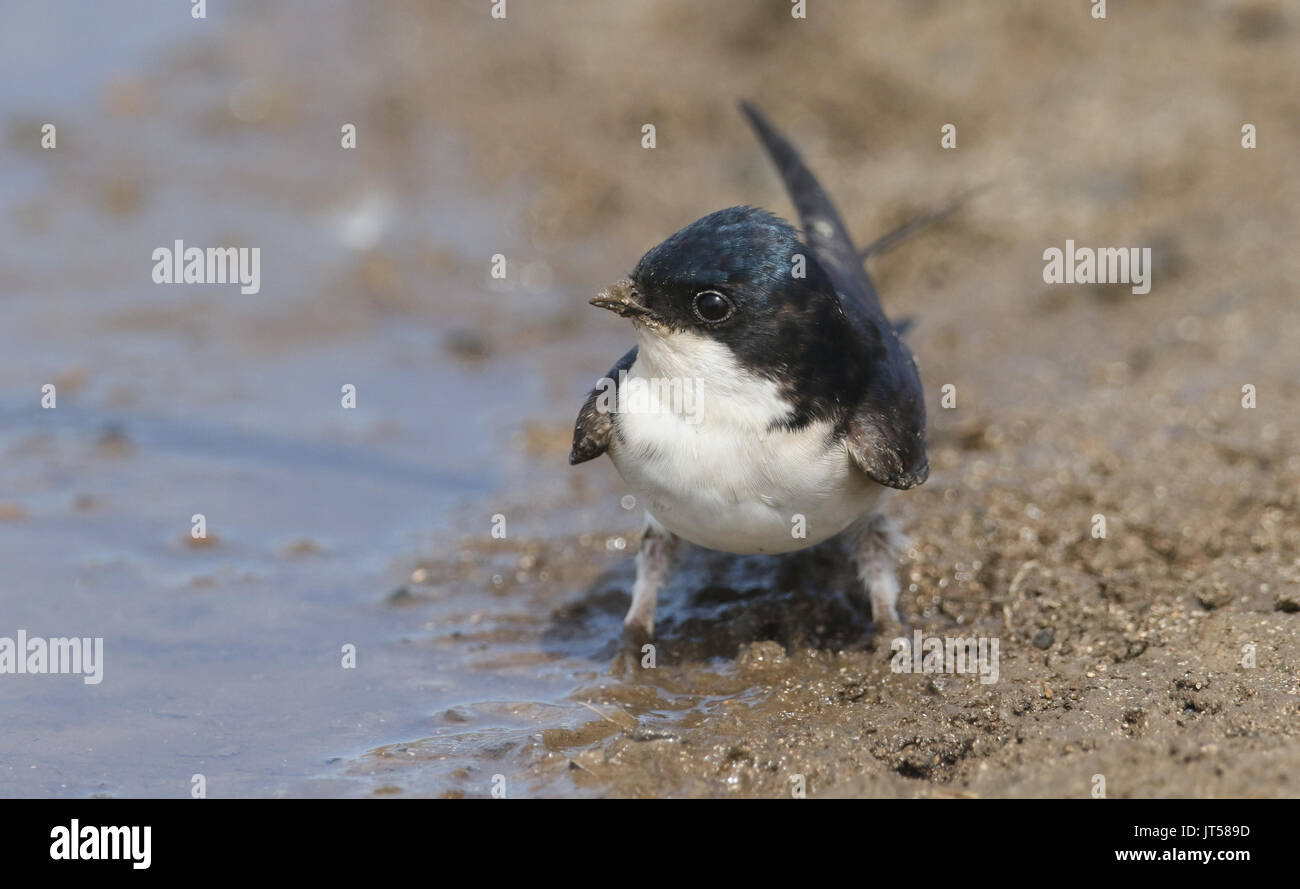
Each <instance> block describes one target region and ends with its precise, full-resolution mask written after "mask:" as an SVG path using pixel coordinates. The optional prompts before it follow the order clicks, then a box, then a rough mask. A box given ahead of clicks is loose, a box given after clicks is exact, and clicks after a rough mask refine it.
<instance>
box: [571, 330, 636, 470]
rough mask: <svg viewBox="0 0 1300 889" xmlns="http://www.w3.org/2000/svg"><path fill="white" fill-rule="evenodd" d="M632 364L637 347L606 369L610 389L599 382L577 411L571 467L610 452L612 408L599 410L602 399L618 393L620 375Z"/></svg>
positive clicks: (612, 421)
mask: <svg viewBox="0 0 1300 889" xmlns="http://www.w3.org/2000/svg"><path fill="white" fill-rule="evenodd" d="M634 361H636V346H633V347H632V351H630V352H628V353H627V354H626V355H624V356H623V357H622V358H620V359H619V360H618V363H617V364H615V365H614V366H613V367H611V368H610V369H609V373H608V374H607V375H606V377H605V379H606V380H612V381H613V383H612V385H611V384H609V383H606V382H605V380H602V381H601V383H600V385H597V386H596V388H594V389H592V390H591V394H590V395H588V396H587V401H586V402H585V403H584V404H583V405H582V410H580V411H578V421H577V422H576V423H574V425H573V450H571V451H569V464H570V465H571V466H576V465H577V464H579V463H586V462H587V461H588V460H592V459H595V458H596V457H599V456H600V455H601V454H603V453H605V451H606V450H607V449H608V448H609V437H610V435H611V433H612V432H613V430H614V414H613V406H612V405H610V404H604V405H603V409H602V403H601V395H602V394H604V395H605V397H606V398H610V397H612V396H613V395H614V394H615V393H616V392H617V391H618V375H619V371H623V370H627V369H629V368H630V367H631V366H632V362H634Z"/></svg>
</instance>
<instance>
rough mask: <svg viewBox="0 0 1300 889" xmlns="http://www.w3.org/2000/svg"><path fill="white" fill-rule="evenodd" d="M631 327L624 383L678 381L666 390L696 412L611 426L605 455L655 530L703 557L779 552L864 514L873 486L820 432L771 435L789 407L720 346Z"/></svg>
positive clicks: (874, 496)
mask: <svg viewBox="0 0 1300 889" xmlns="http://www.w3.org/2000/svg"><path fill="white" fill-rule="evenodd" d="M635 326H636V330H637V343H638V348H637V358H636V362H635V363H634V364H633V365H632V367H631V368H630V370H629V371H628V376H627V380H628V381H632V380H635V379H637V378H640V379H641V380H643V381H645V382H644V383H643V384H642V385H649V384H651V382H652V381H655V380H660V381H679V382H678V385H679V386H680V387H681V388H680V389H678V391H683V390H685V389H689V390H690V391H692V392H696V393H698V402H697V403H696V404H694V405H690V404H686V405H681V404H679V405H677V406H676V407H677V408H678V410H676V411H660V412H653V413H651V412H644V411H632V412H621V413H618V414H616V415H615V418H614V422H615V426H616V435H615V436H614V437H613V439H612V440H611V443H610V447H609V455H610V458H611V459H612V460H613V461H614V465H615V466H616V467H617V468H618V471H619V473H620V474H621V475H622V476H623V480H624V481H626V482H627V484H628V486H629V487H630V488H631V490H632V493H633V494H635V495H636V497H637V498H638V499H639V500H640V501H641V503H642V504H643V505H644V506H646V508H647V510H648V511H649V512H650V514H651V515H653V516H654V518H655V519H657V520H658V521H659V522H660V523H661V524H662V525H663V526H664V527H665V528H667V529H668V530H670V531H672V532H673V533H674V534H677V535H678V536H680V537H684V538H686V539H687V540H689V541H691V542H692V543H695V544H698V545H700V546H704V547H708V548H709V549H716V550H722V551H724V552H732V553H782V552H790V551H793V550H797V549H803V548H804V547H808V546H812V545H813V544H815V543H820V542H821V541H823V540H826V539H828V538H830V537H833V536H834V535H836V534H838V533H839V532H840V531H843V530H844V529H845V528H847V527H848V526H849V525H850V524H852V523H853V522H854V521H856V520H857V519H858V518H860V517H862V516H863V515H865V514H866V513H868V512H871V511H872V509H873V507H874V506H875V504H876V501H877V500H878V499H879V497H880V494H881V492H882V490H883V489H882V488H881V487H880V486H879V485H877V484H876V483H875V482H873V481H871V480H870V479H869V478H867V476H866V475H865V474H863V473H862V472H861V471H860V470H859V469H858V468H857V467H856V466H855V465H854V464H853V462H852V459H851V458H850V457H849V454H848V450H847V448H846V447H845V445H844V442H843V441H834V440H832V438H833V437H832V435H831V432H832V430H831V427H830V424H828V423H824V422H822V423H814V424H812V425H810V426H808V427H806V428H804V429H801V430H799V431H798V432H788V431H784V430H781V429H772V428H771V427H772V424H773V423H774V422H775V421H777V420H779V419H781V418H783V417H786V416H788V415H789V412H790V405H789V404H788V403H787V402H786V401H785V400H784V399H783V398H781V395H780V392H779V390H778V388H777V386H776V384H775V383H773V382H772V381H771V380H766V379H763V378H760V377H757V376H754V375H753V374H751V373H749V372H748V371H746V370H745V369H744V368H743V367H742V366H741V365H740V363H739V362H738V361H737V360H736V357H735V355H734V354H733V353H732V352H731V350H730V349H729V348H728V347H727V346H726V345H724V344H722V343H720V342H718V341H716V340H713V339H711V338H709V337H706V336H702V335H700V334H697V333H694V332H690V331H687V332H678V333H667V334H666V333H661V332H659V331H657V330H653V329H650V328H647V327H645V326H644V325H641V324H637V325H635ZM694 387H698V388H694ZM683 407H687V408H693V410H691V411H690V413H689V414H687V413H685V412H683V410H681V408H683ZM801 530H802V531H803V536H800V535H799V532H800V531H801Z"/></svg>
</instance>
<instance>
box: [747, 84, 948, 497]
mask: <svg viewBox="0 0 1300 889" xmlns="http://www.w3.org/2000/svg"><path fill="white" fill-rule="evenodd" d="M740 109H741V111H743V112H744V114H745V116H746V117H747V118H749V122H750V124H751V125H752V126H753V127H754V131H755V132H756V133H757V134H758V138H759V141H761V142H762V143H763V147H764V148H766V149H767V153H768V154H769V155H771V157H772V160H773V162H774V163H775V164H776V168H777V170H778V171H779V172H780V174H781V179H782V180H783V181H784V182H785V188H786V191H788V192H789V193H790V199H791V200H792V201H793V202H794V205H795V209H797V210H798V211H799V219H800V224H801V225H802V227H803V232H804V239H805V241H806V242H807V244H808V248H809V249H810V250H812V252H813V254H814V256H815V257H816V259H817V262H818V263H819V264H821V266H822V267H823V268H824V269H825V270H826V272H827V274H828V275H830V279H831V283H832V284H834V285H835V290H836V292H837V294H838V295H839V298H840V303H841V305H843V306H844V309H845V314H846V315H847V316H848V317H849V318H850V319H852V322H853V323H854V324H855V325H856V326H857V328H858V330H859V332H860V333H861V335H862V336H863V337H864V338H866V339H867V340H868V341H869V342H871V343H872V344H878V345H879V346H880V348H879V350H873V351H874V354H876V355H877V356H878V357H877V359H876V360H875V361H874V364H873V367H872V369H871V374H870V376H869V380H868V383H867V385H866V387H865V391H863V392H862V393H861V396H860V398H859V400H858V403H857V405H856V407H855V409H854V410H853V413H852V414H851V415H850V416H849V417H847V418H846V421H845V426H846V429H845V433H846V443H847V444H848V448H849V454H850V455H851V456H852V457H853V461H854V462H855V463H856V464H857V465H858V466H859V467H860V468H861V469H862V470H863V471H864V472H865V473H866V474H867V475H869V476H870V477H871V478H872V479H873V480H874V481H876V482H878V483H879V484H882V485H888V486H889V487H891V488H910V487H913V486H914V485H919V484H920V483H921V482H923V481H925V479H926V478H927V477H928V476H929V474H930V462H929V459H928V458H927V457H926V453H925V397H924V394H923V391H922V389H921V378H920V374H918V373H917V370H916V363H915V362H914V361H913V360H912V353H911V352H909V351H908V349H907V346H905V345H903V342H902V340H900V339H899V336H898V333H897V332H896V330H895V329H894V327H893V326H892V325H891V324H890V323H889V320H888V319H887V318H886V317H885V313H884V311H883V310H882V309H881V308H880V302H879V301H878V300H877V299H876V290H875V288H874V287H872V285H871V279H870V278H869V277H867V273H866V270H865V269H863V267H862V260H861V258H860V257H859V255H858V251H857V249H856V248H854V246H853V239H852V238H850V237H849V233H848V230H847V229H846V228H845V227H844V221H843V220H842V219H840V214H839V212H838V211H836V209H835V205H834V204H832V203H831V199H830V198H829V197H827V195H826V192H825V190H824V189H823V188H822V187H821V184H820V183H819V182H818V181H817V177H816V176H814V175H813V174H812V171H811V170H809V169H808V166H807V165H806V164H805V163H804V162H803V158H801V157H800V156H799V152H798V151H796V150H795V148H794V146H793V145H791V144H790V143H789V141H788V140H787V139H786V138H785V137H784V136H782V135H781V133H779V132H778V131H777V130H776V128H775V127H773V126H772V124H771V123H770V122H769V121H768V119H767V118H766V117H764V116H763V113H762V112H761V111H759V110H758V109H757V108H755V107H754V106H753V105H751V104H749V103H748V102H742V103H741V105H740Z"/></svg>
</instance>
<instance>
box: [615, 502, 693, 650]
mask: <svg viewBox="0 0 1300 889" xmlns="http://www.w3.org/2000/svg"><path fill="white" fill-rule="evenodd" d="M645 518H646V525H645V534H643V535H642V537H641V548H640V549H638V550H637V552H636V583H635V584H634V585H633V587H632V606H631V607H630V608H628V610H627V617H625V618H623V626H624V627H626V628H628V629H629V630H633V631H639V632H641V633H644V634H645V636H646V637H647V638H654V634H655V599H656V598H657V597H658V595H659V588H660V587H662V586H663V585H664V582H665V581H667V580H668V575H669V574H670V573H671V572H672V569H673V563H674V562H675V561H676V555H677V549H678V544H679V543H680V538H678V536H677V535H676V534H674V533H672V532H671V531H669V530H668V529H667V528H665V527H664V526H663V525H661V524H659V523H658V522H657V521H655V518H654V516H652V515H650V514H649V513H646V517H645Z"/></svg>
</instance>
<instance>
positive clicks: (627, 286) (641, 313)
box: [591, 278, 650, 319]
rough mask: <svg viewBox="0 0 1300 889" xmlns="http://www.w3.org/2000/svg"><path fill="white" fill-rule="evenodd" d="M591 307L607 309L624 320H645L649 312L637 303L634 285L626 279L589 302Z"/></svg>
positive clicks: (612, 285)
mask: <svg viewBox="0 0 1300 889" xmlns="http://www.w3.org/2000/svg"><path fill="white" fill-rule="evenodd" d="M591 304H592V305H593V306H597V307H598V308H602V309H609V310H610V311H611V312H614V313H616V314H618V315H622V316H623V317H624V318H640V319H645V318H646V316H648V315H649V314H650V310H649V309H648V308H646V307H645V306H643V305H642V304H641V303H640V302H638V301H637V292H636V285H635V284H633V283H632V281H631V280H630V279H628V278H624V279H623V280H622V281H618V282H615V283H613V284H611V285H609V286H608V287H606V288H605V289H604V290H602V291H601V292H600V293H598V294H596V296H594V297H593V298H592V300H591Z"/></svg>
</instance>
